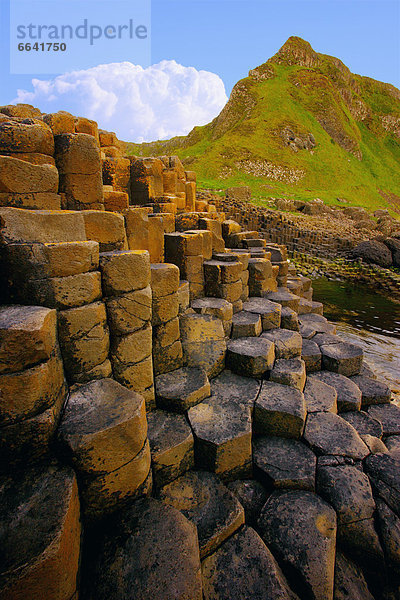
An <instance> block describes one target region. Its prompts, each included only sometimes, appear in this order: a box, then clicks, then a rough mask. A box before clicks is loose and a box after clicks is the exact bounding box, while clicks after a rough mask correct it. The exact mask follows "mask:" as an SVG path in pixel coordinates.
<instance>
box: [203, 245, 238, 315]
mask: <svg viewBox="0 0 400 600" xmlns="http://www.w3.org/2000/svg"><path fill="white" fill-rule="evenodd" d="M218 258H221V260H209V261H205V262H204V276H205V282H206V283H205V291H206V296H211V297H213V298H222V299H223V300H227V301H228V302H230V303H231V304H232V305H233V310H234V312H238V311H240V310H242V301H241V296H242V293H243V282H242V279H241V275H242V272H243V263H241V262H240V261H239V260H238V259H237V258H236V256H234V255H233V254H229V253H226V254H220V255H218Z"/></svg>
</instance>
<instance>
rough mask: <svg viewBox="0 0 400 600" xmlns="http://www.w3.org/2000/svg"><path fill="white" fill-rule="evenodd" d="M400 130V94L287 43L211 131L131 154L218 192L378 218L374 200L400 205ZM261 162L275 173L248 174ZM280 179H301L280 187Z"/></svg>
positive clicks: (135, 148)
mask: <svg viewBox="0 0 400 600" xmlns="http://www.w3.org/2000/svg"><path fill="white" fill-rule="evenodd" d="M399 124H400V92H399V90H398V89H396V88H395V87H394V86H392V85H390V84H386V83H382V82H379V81H375V80H373V79H370V78H368V77H362V76H360V75H355V74H353V73H351V71H350V70H349V69H348V68H347V67H346V65H344V64H343V63H342V61H340V60H339V59H338V58H335V57H332V56H327V55H324V54H319V53H317V52H315V51H314V50H313V48H312V47H311V45H310V44H309V43H308V42H306V41H304V40H302V39H301V38H298V37H290V38H289V39H288V41H287V42H286V43H285V44H284V45H283V46H282V48H280V50H279V51H278V52H277V53H276V54H275V55H274V56H273V57H272V58H270V59H269V60H268V61H267V62H266V63H264V64H262V65H260V66H259V67H257V68H255V69H252V70H251V71H250V72H249V75H248V77H246V78H245V79H242V80H241V81H239V82H238V83H237V84H236V85H235V86H234V88H233V90H232V93H231V96H230V99H229V101H228V103H227V104H226V106H225V107H224V109H223V110H222V111H221V113H220V114H219V115H218V116H217V117H216V118H215V119H214V120H213V121H212V122H211V123H209V124H208V125H206V126H204V127H196V128H195V129H193V131H191V132H190V133H189V135H188V136H187V137H180V138H173V139H172V140H168V141H166V142H154V143H152V144H146V145H129V147H130V149H131V151H132V152H134V153H135V154H139V155H147V154H154V153H155V154H158V153H159V154H162V153H164V152H165V151H166V150H167V151H168V152H170V151H172V150H173V151H174V152H177V153H178V154H179V156H180V158H181V159H183V160H184V162H186V163H187V164H191V165H193V168H195V169H196V170H197V172H198V175H199V179H200V182H202V181H204V182H207V184H208V185H209V186H210V184H211V185H212V186H213V187H215V188H218V187H221V183H222V181H223V180H228V183H229V184H230V185H234V184H239V183H240V184H244V183H246V184H248V185H250V186H251V187H252V190H253V193H255V195H258V196H265V195H267V194H268V195H273V194H274V191H278V190H279V192H280V193H282V192H284V193H292V194H294V195H295V196H297V197H299V198H301V199H303V198H305V199H312V198H313V197H315V195H316V194H317V195H318V197H321V195H322V197H323V199H324V200H325V201H329V202H335V201H336V198H337V197H338V196H339V197H345V198H347V199H348V200H349V201H351V202H352V203H355V204H359V205H363V206H365V207H367V208H368V207H371V208H378V207H379V206H382V205H384V204H385V200H384V198H383V197H382V195H381V194H380V192H379V190H383V191H384V192H386V193H388V192H390V193H394V194H396V195H400V185H399V183H398V182H397V181H396V173H398V170H399V166H400V128H399V127H400V126H399ZM288 132H289V134H288ZM288 138H289V139H288ZM310 140H311V141H312V143H310ZM265 162H267V163H268V164H271V165H273V166H274V167H275V168H274V169H269V172H264V171H265V170H262V169H261V171H260V169H258V170H256V172H254V169H251V168H249V164H250V163H251V164H254V163H256V164H261V163H265ZM276 169H278V170H279V169H280V170H283V171H285V172H286V171H288V170H289V171H290V170H292V171H295V172H298V173H301V176H300V177H296V178H294V180H293V178H291V177H289V178H288V177H284V178H281V177H276V176H274V172H275V171H276ZM397 179H398V177H397ZM282 184H283V185H282ZM293 184H295V185H293ZM268 189H270V190H274V191H271V192H268V191H267V190H268ZM324 194H325V197H324Z"/></svg>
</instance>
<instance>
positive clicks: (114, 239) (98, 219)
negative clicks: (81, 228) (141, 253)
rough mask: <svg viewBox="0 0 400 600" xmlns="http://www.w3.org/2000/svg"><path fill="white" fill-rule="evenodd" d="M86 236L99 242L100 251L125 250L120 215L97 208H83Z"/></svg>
mask: <svg viewBox="0 0 400 600" xmlns="http://www.w3.org/2000/svg"><path fill="white" fill-rule="evenodd" d="M82 216H83V219H84V223H85V232H86V238H87V239H88V240H94V241H95V242H99V245H100V252H109V251H112V250H126V249H127V248H128V246H127V241H126V234H125V221H124V217H123V216H122V215H119V214H117V213H111V212H104V211H98V210H84V211H82Z"/></svg>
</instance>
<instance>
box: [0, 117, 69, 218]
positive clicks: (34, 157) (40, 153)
mask: <svg viewBox="0 0 400 600" xmlns="http://www.w3.org/2000/svg"><path fill="white" fill-rule="evenodd" d="M53 156H54V138H53V132H52V130H51V128H50V127H49V126H48V125H47V124H46V123H44V122H43V121H40V120H39V119H36V118H30V119H23V118H13V117H5V116H4V115H2V117H1V119H0V206H15V207H18V208H29V209H46V208H49V209H52V210H59V209H60V208H61V198H60V196H59V195H58V172H57V169H56V168H55V162H54V158H53Z"/></svg>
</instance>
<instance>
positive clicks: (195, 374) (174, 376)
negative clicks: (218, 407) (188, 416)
mask: <svg viewBox="0 0 400 600" xmlns="http://www.w3.org/2000/svg"><path fill="white" fill-rule="evenodd" d="M155 385H156V397H157V405H158V406H159V407H160V408H165V409H167V410H172V411H174V412H185V411H186V410H187V409H189V408H190V407H191V406H195V405H196V404H198V403H199V402H201V401H202V400H204V398H207V397H208V396H209V395H210V382H209V380H208V377H207V374H206V372H205V371H204V369H196V368H183V369H177V370H176V371H171V373H167V374H165V375H158V377H156V382H155Z"/></svg>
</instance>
